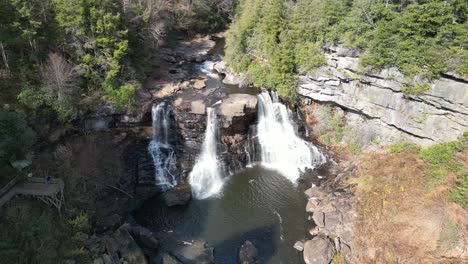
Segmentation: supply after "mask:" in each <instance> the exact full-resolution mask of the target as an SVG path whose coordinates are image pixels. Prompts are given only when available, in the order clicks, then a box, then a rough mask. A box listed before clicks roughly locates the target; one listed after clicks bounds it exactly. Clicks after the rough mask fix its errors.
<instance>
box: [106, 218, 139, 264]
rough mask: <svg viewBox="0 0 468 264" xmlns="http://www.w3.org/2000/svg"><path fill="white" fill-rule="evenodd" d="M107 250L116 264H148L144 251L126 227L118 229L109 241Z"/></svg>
mask: <svg viewBox="0 0 468 264" xmlns="http://www.w3.org/2000/svg"><path fill="white" fill-rule="evenodd" d="M106 249H107V252H108V253H109V254H110V256H111V258H112V260H113V262H114V263H124V262H126V263H135V264H136V263H139V264H146V263H148V261H147V260H146V257H145V254H144V253H143V250H142V249H141V248H140V247H139V246H138V244H137V243H136V242H135V240H134V239H133V237H132V236H131V235H130V232H129V231H128V229H127V226H125V225H124V226H122V227H120V228H119V229H117V230H116V231H115V232H114V234H112V235H111V236H110V237H109V238H108V239H107V242H106Z"/></svg>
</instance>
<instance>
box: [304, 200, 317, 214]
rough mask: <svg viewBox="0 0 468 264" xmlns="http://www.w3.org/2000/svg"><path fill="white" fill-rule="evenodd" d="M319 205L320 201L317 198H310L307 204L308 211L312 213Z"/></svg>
mask: <svg viewBox="0 0 468 264" xmlns="http://www.w3.org/2000/svg"><path fill="white" fill-rule="evenodd" d="M317 206H318V202H317V200H316V199H309V201H308V202H307V206H306V212H308V213H312V212H313V211H315V210H316V209H317Z"/></svg>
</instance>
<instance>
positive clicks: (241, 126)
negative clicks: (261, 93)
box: [219, 94, 257, 134]
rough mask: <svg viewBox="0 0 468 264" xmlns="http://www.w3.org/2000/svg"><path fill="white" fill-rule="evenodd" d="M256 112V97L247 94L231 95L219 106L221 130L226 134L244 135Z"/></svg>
mask: <svg viewBox="0 0 468 264" xmlns="http://www.w3.org/2000/svg"><path fill="white" fill-rule="evenodd" d="M256 111H257V97H256V96H254V95H249V94H231V95H229V97H228V98H226V99H225V100H223V102H222V103H221V105H220V106H219V112H220V114H221V115H222V116H223V124H222V125H223V129H225V130H227V131H226V132H229V133H228V134H235V133H240V134H244V133H246V132H247V131H248V129H249V126H250V125H251V124H252V121H253V119H254V118H255V115H256Z"/></svg>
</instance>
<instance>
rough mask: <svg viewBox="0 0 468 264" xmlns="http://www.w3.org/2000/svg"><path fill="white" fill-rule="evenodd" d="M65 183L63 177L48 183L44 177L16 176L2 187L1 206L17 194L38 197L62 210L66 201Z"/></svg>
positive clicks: (0, 190) (0, 194) (0, 192)
mask: <svg viewBox="0 0 468 264" xmlns="http://www.w3.org/2000/svg"><path fill="white" fill-rule="evenodd" d="M64 187H65V184H64V182H63V180H62V179H52V180H51V182H50V183H46V182H45V180H44V179H43V178H27V179H24V178H20V177H16V178H14V179H12V180H11V181H10V182H9V183H8V184H6V185H5V186H4V187H3V188H2V189H0V207H2V206H3V205H4V204H5V203H7V202H8V201H9V200H11V199H13V198H14V197H15V196H16V195H25V196H32V197H36V198H38V199H39V200H41V201H43V202H45V203H46V204H48V205H52V206H54V207H56V208H57V210H59V211H60V209H61V207H62V205H63V204H64V203H65V198H64V196H63V189H64Z"/></svg>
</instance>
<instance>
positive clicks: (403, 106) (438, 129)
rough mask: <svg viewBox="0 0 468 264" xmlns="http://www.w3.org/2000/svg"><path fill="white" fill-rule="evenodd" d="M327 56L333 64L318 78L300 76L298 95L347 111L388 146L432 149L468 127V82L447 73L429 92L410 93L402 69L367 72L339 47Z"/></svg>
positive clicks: (320, 71) (352, 120)
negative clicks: (403, 144) (409, 144)
mask: <svg viewBox="0 0 468 264" xmlns="http://www.w3.org/2000/svg"><path fill="white" fill-rule="evenodd" d="M326 57H327V65H325V66H323V67H321V68H319V69H318V70H317V71H316V72H315V74H310V75H301V76H300V77H299V84H298V87H297V91H298V94H299V95H301V96H303V97H305V98H310V99H312V100H313V101H317V102H321V103H330V104H332V105H334V106H338V107H340V108H342V109H344V110H345V111H346V112H347V121H348V123H349V124H350V125H351V126H366V127H368V128H370V129H373V130H374V131H375V132H376V133H377V135H378V136H379V138H380V140H381V142H382V143H390V142H394V141H398V140H406V141H409V142H413V143H417V144H422V145H429V144H433V143H436V142H441V141H449V140H454V139H456V138H457V137H458V136H460V135H461V134H463V132H464V131H466V130H467V129H468V80H467V79H464V78H462V77H459V76H455V75H448V74H447V75H444V76H442V77H441V78H440V79H438V80H435V81H433V82H432V83H431V88H430V89H429V90H428V91H426V92H423V93H422V94H419V95H406V94H405V93H403V92H402V84H403V83H404V76H403V74H402V73H401V72H400V71H398V70H397V69H386V70H382V71H380V72H378V73H372V74H370V73H362V72H361V71H360V69H359V63H358V61H359V58H358V56H356V54H354V53H353V52H352V51H349V50H346V49H344V48H339V47H338V48H331V49H330V52H329V53H327V54H326Z"/></svg>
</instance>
